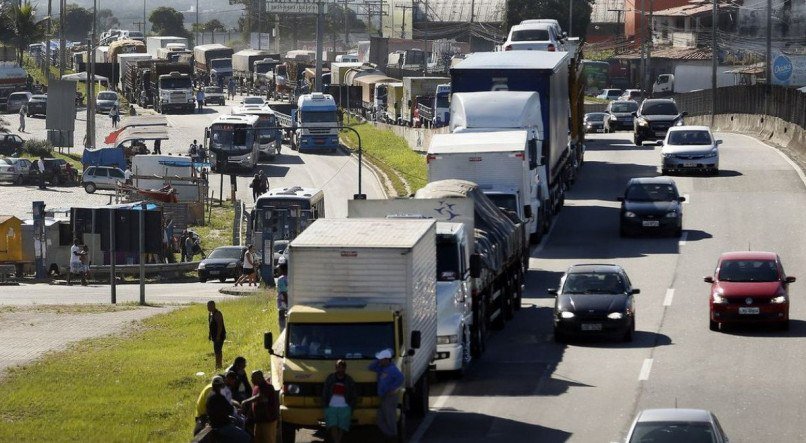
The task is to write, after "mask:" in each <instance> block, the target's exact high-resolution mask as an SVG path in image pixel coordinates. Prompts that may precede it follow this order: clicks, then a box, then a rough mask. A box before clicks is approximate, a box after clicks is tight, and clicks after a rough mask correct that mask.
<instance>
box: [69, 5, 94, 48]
mask: <svg viewBox="0 0 806 443" xmlns="http://www.w3.org/2000/svg"><path fill="white" fill-rule="evenodd" d="M90 29H92V12H91V11H90V10H88V9H85V8H82V7H81V6H78V5H76V4H75V3H70V4H68V5H67V7H66V8H65V9H64V37H65V38H66V39H68V40H76V41H84V40H86V39H87V32H88V31H89V30H90Z"/></svg>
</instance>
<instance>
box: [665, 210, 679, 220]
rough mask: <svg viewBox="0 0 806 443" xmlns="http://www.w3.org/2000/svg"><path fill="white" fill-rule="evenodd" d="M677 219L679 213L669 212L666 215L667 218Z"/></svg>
mask: <svg viewBox="0 0 806 443" xmlns="http://www.w3.org/2000/svg"><path fill="white" fill-rule="evenodd" d="M676 217H677V211H669V212H667V213H666V218H676Z"/></svg>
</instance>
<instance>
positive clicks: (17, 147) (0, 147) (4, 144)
mask: <svg viewBox="0 0 806 443" xmlns="http://www.w3.org/2000/svg"><path fill="white" fill-rule="evenodd" d="M24 144H25V141H24V140H23V139H22V137H20V136H19V135H17V134H0V155H19V154H20V153H21V152H22V146H23V145H24Z"/></svg>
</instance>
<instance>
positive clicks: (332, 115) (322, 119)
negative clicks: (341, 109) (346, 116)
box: [300, 111, 336, 123]
mask: <svg viewBox="0 0 806 443" xmlns="http://www.w3.org/2000/svg"><path fill="white" fill-rule="evenodd" d="M300 120H301V121H303V122H305V123H334V122H335V121H336V111H302V117H301V119H300Z"/></svg>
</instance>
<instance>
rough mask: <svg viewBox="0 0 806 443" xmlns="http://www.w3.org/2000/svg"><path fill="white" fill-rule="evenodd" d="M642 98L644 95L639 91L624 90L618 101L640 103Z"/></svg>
mask: <svg viewBox="0 0 806 443" xmlns="http://www.w3.org/2000/svg"><path fill="white" fill-rule="evenodd" d="M643 98H644V93H643V92H641V90H640V89H625V90H624V93H623V94H621V97H619V98H618V99H619V100H632V101H634V102H640V101H641V99H643Z"/></svg>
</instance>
